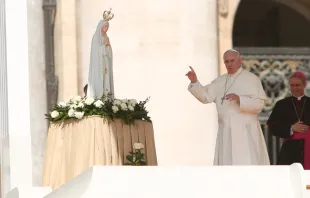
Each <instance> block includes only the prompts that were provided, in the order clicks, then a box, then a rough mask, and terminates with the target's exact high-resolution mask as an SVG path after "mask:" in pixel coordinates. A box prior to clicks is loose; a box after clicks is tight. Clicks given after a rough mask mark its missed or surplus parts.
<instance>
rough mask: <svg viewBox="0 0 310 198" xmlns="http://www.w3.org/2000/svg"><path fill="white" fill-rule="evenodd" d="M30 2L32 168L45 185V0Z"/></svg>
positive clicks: (38, 183) (35, 182) (37, 181)
mask: <svg viewBox="0 0 310 198" xmlns="http://www.w3.org/2000/svg"><path fill="white" fill-rule="evenodd" d="M27 2H28V17H27V19H28V54H29V55H28V57H29V77H30V80H29V83H30V84H29V86H30V88H29V91H30V96H31V97H30V109H31V112H30V125H31V126H30V130H31V140H32V141H31V148H32V149H31V150H32V169H33V172H32V174H33V181H32V184H33V185H34V186H41V184H42V175H43V174H42V173H43V163H44V162H43V157H44V154H45V142H46V136H47V127H48V123H47V120H46V119H45V117H44V114H45V113H47V99H46V96H47V90H46V77H45V52H44V51H45V48H44V23H43V9H42V3H43V1H42V0H31V1H27Z"/></svg>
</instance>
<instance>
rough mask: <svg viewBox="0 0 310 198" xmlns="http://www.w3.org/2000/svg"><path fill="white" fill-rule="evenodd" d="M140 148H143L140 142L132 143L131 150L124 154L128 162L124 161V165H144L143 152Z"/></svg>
mask: <svg viewBox="0 0 310 198" xmlns="http://www.w3.org/2000/svg"><path fill="white" fill-rule="evenodd" d="M142 149H144V145H143V144H142V143H135V144H134V145H133V151H132V152H129V155H127V156H126V159H127V160H128V161H129V163H125V165H130V166H145V165H146V162H145V159H144V154H143V153H142V152H141V150H142Z"/></svg>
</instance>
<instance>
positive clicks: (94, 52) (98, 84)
mask: <svg viewBox="0 0 310 198" xmlns="http://www.w3.org/2000/svg"><path fill="white" fill-rule="evenodd" d="M105 23H108V22H107V21H104V20H100V21H99V23H98V25H97V29H96V32H95V34H94V35H93V38H92V42H91V51H90V64H89V72H88V89H87V97H92V98H100V97H102V95H103V80H104V79H103V72H104V71H103V70H104V66H103V60H102V59H103V58H102V56H101V54H100V47H101V43H103V37H102V36H101V28H102V26H103V25H104V24H105Z"/></svg>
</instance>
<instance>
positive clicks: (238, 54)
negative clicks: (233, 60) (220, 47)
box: [223, 49, 240, 57]
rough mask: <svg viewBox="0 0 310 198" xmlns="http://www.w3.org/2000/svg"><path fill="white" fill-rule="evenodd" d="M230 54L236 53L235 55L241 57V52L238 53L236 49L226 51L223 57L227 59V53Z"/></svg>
mask: <svg viewBox="0 0 310 198" xmlns="http://www.w3.org/2000/svg"><path fill="white" fill-rule="evenodd" d="M229 52H234V53H236V54H237V56H238V57H240V52H238V51H237V50H235V49H229V50H226V51H225V52H224V54H223V57H225V55H226V54H227V53H229Z"/></svg>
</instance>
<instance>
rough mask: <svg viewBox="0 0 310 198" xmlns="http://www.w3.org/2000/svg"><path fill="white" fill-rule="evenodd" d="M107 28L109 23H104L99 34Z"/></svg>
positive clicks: (105, 31) (103, 32)
mask: <svg viewBox="0 0 310 198" xmlns="http://www.w3.org/2000/svg"><path fill="white" fill-rule="evenodd" d="M108 29H109V24H108V23H105V24H104V25H103V26H102V28H101V34H105V33H107V31H108Z"/></svg>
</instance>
